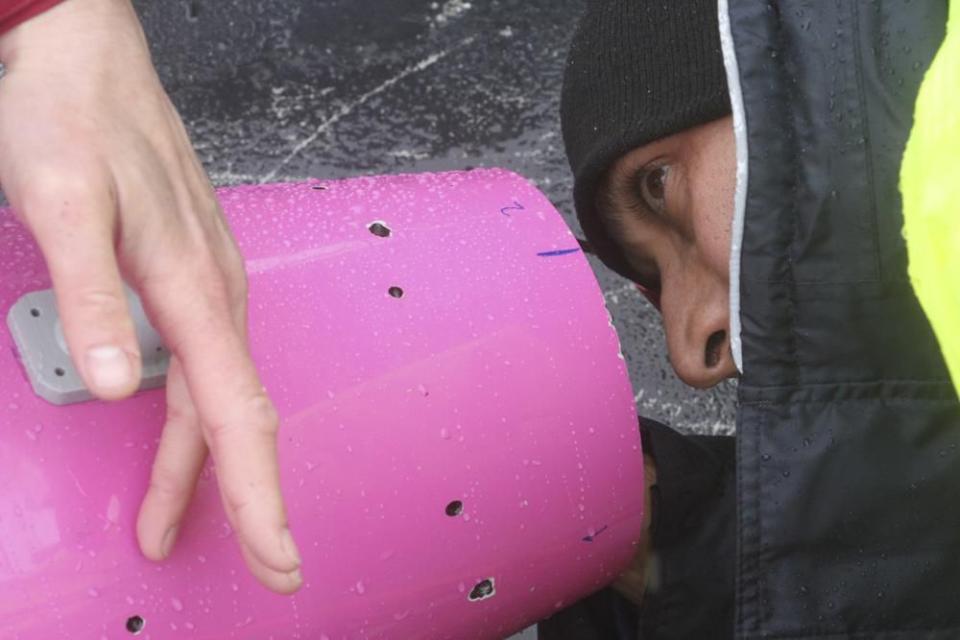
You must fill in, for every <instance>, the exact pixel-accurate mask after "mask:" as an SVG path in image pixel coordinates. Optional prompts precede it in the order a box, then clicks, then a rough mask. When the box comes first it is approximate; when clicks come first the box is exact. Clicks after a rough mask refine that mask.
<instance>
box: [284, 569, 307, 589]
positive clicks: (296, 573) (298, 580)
mask: <svg viewBox="0 0 960 640" xmlns="http://www.w3.org/2000/svg"><path fill="white" fill-rule="evenodd" d="M287 576H289V577H290V581H291V582H293V583H294V584H295V585H297V586H299V585H301V584H303V574H302V573H300V569H294V570H293V571H291V572H290V573H288V574H287Z"/></svg>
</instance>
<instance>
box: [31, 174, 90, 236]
mask: <svg viewBox="0 0 960 640" xmlns="http://www.w3.org/2000/svg"><path fill="white" fill-rule="evenodd" d="M19 187H20V188H19V190H18V200H19V201H20V206H21V207H22V209H23V210H24V213H25V214H26V215H27V216H28V217H31V218H32V217H34V216H44V217H50V216H54V215H55V217H56V219H57V222H58V223H60V224H75V223H78V222H81V221H83V218H82V216H83V215H84V213H85V212H88V211H89V210H90V206H89V204H90V203H94V202H98V203H99V202H102V201H103V200H104V198H105V195H106V194H109V189H108V187H107V185H106V183H105V182H104V181H103V180H102V179H100V177H99V176H97V175H96V174H95V173H94V172H91V171H86V170H77V169H75V168H73V169H66V170H64V169H61V168H59V167H41V168H38V169H36V170H32V171H31V173H30V175H29V177H25V178H24V180H23V182H22V183H21V184H20V185H19Z"/></svg>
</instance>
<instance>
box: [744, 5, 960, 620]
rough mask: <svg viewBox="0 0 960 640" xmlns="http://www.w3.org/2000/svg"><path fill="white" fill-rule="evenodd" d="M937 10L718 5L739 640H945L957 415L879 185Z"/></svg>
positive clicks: (956, 532) (895, 152) (951, 613)
mask: <svg viewBox="0 0 960 640" xmlns="http://www.w3.org/2000/svg"><path fill="white" fill-rule="evenodd" d="M946 12H947V2H946V1H945V0H915V1H913V2H909V3H908V2H903V1H901V0H886V1H885V0H876V1H873V2H817V3H811V2H806V1H801V0H789V1H788V0H780V1H778V2H756V1H755V0H731V1H730V17H731V23H732V30H733V36H734V42H735V49H736V55H737V60H738V63H739V73H740V79H741V83H742V85H743V97H744V104H745V111H746V113H745V115H746V125H747V141H748V147H749V185H748V190H747V206H746V223H745V227H744V236H743V252H742V267H741V274H740V286H741V292H742V296H741V313H740V319H741V322H742V326H743V334H742V337H743V366H744V372H743V377H742V379H741V382H740V387H739V395H740V411H739V414H738V433H737V444H738V463H737V464H738V469H737V473H738V497H737V501H738V508H739V516H738V517H739V525H738V531H739V555H738V578H737V598H738V599H737V612H738V613H737V621H736V624H737V636H738V637H739V638H747V639H752V638H765V639H770V638H881V639H893V638H897V639H901V638H958V637H960V407H958V402H957V398H956V396H955V393H954V391H953V388H952V386H951V385H950V383H949V381H948V379H947V372H946V369H945V366H944V363H943V362H942V359H941V357H940V354H939V349H938V347H937V344H936V341H935V339H934V336H933V334H932V332H931V330H930V328H929V326H928V323H927V321H926V319H925V318H924V316H923V313H922V312H921V309H920V307H919V306H918V304H917V301H916V299H915V298H914V295H913V293H912V291H911V288H910V285H909V282H908V281H907V277H906V271H905V264H906V253H905V247H904V242H903V239H902V237H901V234H900V229H901V225H902V218H901V204H900V197H899V194H898V191H897V175H898V171H899V165H900V158H901V154H902V152H903V148H904V144H905V141H906V138H907V135H908V133H909V130H910V126H911V120H912V113H913V104H914V100H915V97H916V94H917V90H918V86H919V83H920V80H921V78H922V74H923V72H924V70H925V69H926V67H927V66H928V64H929V62H930V60H931V59H932V56H933V54H934V53H935V51H936V49H937V48H938V46H939V44H940V42H941V40H942V37H943V33H944V25H945V21H946Z"/></svg>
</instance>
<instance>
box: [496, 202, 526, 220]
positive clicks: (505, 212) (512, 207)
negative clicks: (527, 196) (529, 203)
mask: <svg viewBox="0 0 960 640" xmlns="http://www.w3.org/2000/svg"><path fill="white" fill-rule="evenodd" d="M525 210H526V208H525V207H524V206H523V205H522V204H520V203H519V202H517V201H516V200H514V201H513V204H512V205H508V206H506V207H502V208H501V209H500V213H502V214H503V215H505V216H507V217H508V218H509V217H510V213H509V212H510V211H525Z"/></svg>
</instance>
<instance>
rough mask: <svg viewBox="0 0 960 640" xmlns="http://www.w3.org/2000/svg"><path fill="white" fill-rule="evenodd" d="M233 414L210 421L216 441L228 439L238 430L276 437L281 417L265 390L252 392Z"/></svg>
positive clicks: (237, 406)
mask: <svg viewBox="0 0 960 640" xmlns="http://www.w3.org/2000/svg"><path fill="white" fill-rule="evenodd" d="M235 406H236V408H235V409H234V411H232V412H231V416H225V417H224V418H223V419H220V420H216V421H214V422H211V423H210V432H211V434H212V436H213V438H214V440H216V441H223V440H228V439H230V438H231V437H232V436H234V435H235V433H236V431H237V430H240V429H242V430H254V431H257V432H258V433H260V434H265V435H268V436H270V437H276V435H277V432H278V430H279V427H280V418H279V416H278V414H277V410H276V409H275V408H274V406H273V402H271V401H270V398H269V397H268V396H267V394H266V392H265V391H259V392H257V393H254V394H251V395H250V396H249V397H248V398H247V399H246V400H243V401H241V402H240V403H238V404H237V405H235Z"/></svg>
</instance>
